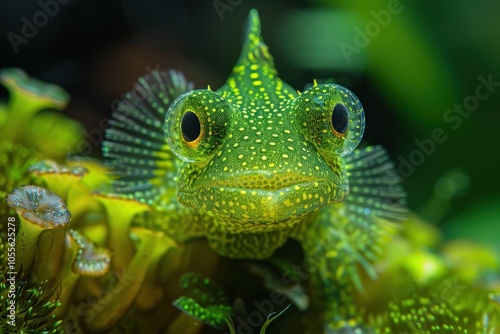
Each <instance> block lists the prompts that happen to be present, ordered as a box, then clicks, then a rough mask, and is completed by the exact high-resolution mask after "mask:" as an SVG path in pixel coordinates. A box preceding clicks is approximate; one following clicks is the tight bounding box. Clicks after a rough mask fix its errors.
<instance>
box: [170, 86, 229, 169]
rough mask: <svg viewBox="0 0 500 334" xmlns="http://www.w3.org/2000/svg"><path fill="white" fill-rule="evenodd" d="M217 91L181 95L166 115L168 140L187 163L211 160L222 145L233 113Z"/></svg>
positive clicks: (203, 90) (192, 92) (201, 90)
mask: <svg viewBox="0 0 500 334" xmlns="http://www.w3.org/2000/svg"><path fill="white" fill-rule="evenodd" d="M232 111H233V110H232V107H231V105H230V104H229V103H228V102H227V101H225V100H224V98H223V97H222V96H220V95H219V94H218V93H217V92H214V91H211V90H207V89H199V90H193V91H191V92H188V93H186V94H183V95H181V96H179V97H178V98H177V99H175V101H174V102H172V105H171V106H170V107H169V108H168V110H167V113H166V115H165V139H166V140H167V144H168V146H169V147H170V149H171V150H172V152H173V153H174V154H175V155H176V156H178V157H179V158H180V159H182V160H184V161H187V162H194V161H202V160H206V159H209V158H210V156H211V155H212V154H214V152H216V148H217V147H218V146H219V145H220V144H221V143H222V139H223V138H224V136H225V135H226V130H227V127H228V124H229V116H230V115H231V113H232Z"/></svg>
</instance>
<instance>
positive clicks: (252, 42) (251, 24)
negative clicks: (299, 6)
mask: <svg viewBox="0 0 500 334" xmlns="http://www.w3.org/2000/svg"><path fill="white" fill-rule="evenodd" d="M246 62H247V63H248V62H250V63H256V64H259V65H263V64H268V65H269V66H271V67H274V61H273V57H272V56H271V54H270V53H269V50H268V48H267V45H266V44H265V43H264V40H263V39H262V36H261V33H260V19H259V14H258V13H257V10H256V9H252V10H250V13H249V14H248V19H247V22H246V26H245V29H244V31H243V49H242V51H241V55H240V59H239V61H238V64H243V63H246Z"/></svg>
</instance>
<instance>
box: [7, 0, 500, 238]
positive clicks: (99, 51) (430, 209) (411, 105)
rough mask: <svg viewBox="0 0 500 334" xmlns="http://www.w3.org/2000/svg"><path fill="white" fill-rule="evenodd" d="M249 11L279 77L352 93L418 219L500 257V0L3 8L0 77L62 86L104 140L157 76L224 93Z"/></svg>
mask: <svg viewBox="0 0 500 334" xmlns="http://www.w3.org/2000/svg"><path fill="white" fill-rule="evenodd" d="M250 8H257V9H258V11H259V14H260V16H261V20H262V29H263V36H264V39H265V41H266V43H267V44H268V46H269V48H270V51H271V53H272V54H273V56H274V58H275V62H276V66H277V69H278V71H279V73H280V75H281V77H282V79H284V80H285V81H286V82H288V83H289V84H291V85H292V86H293V87H295V88H297V89H299V90H302V89H303V88H304V87H305V86H306V85H307V84H310V83H311V82H312V80H313V79H317V80H318V81H321V80H327V81H332V80H333V81H334V82H337V83H339V84H342V85H344V86H346V87H348V88H349V89H351V90H352V91H354V92H355V93H356V94H357V96H358V97H359V98H360V100H361V101H362V103H363V105H364V107H365V112H366V119H367V127H366V133H365V137H364V138H365V139H364V145H366V144H381V145H383V146H385V147H386V148H387V149H388V151H389V153H390V154H391V156H392V157H393V158H394V161H395V162H396V164H397V166H398V169H399V171H400V174H401V176H402V177H403V179H404V185H405V187H406V190H407V192H408V202H409V206H410V208H411V209H412V210H413V211H415V212H416V213H418V214H419V215H421V216H422V217H423V218H425V219H426V220H428V221H429V222H431V223H433V224H436V225H438V226H440V228H441V229H442V230H443V231H444V236H445V238H455V237H467V238H471V239H475V240H479V241H482V242H486V243H489V244H492V245H496V246H497V247H499V248H500V246H499V245H500V241H499V239H500V237H499V236H500V191H499V185H500V182H498V179H499V175H498V174H499V168H498V167H499V166H498V162H499V153H500V148H499V144H500V142H499V132H500V131H499V130H498V127H499V124H500V114H499V107H500V40H499V35H500V19H499V18H500V17H499V13H500V2H499V1H495V0H480V1H476V2H470V1H465V0H460V1H451V0H443V1H439V2H436V1H429V0H427V1H412V0H402V1H395V0H391V1H382V0H376V1H369V2H368V1H351V0H329V1H328V0H294V1H284V0H279V1H272V2H271V1H264V0H262V1H251V0H216V1H214V0H206V1H176V0H169V1H152V0H146V1H132V0H123V1H118V0H108V1H98V0H87V1H83V0H59V1H56V0H41V1H32V0H30V1H27V0H19V1H15V2H14V1H2V2H0V38H1V45H0V67H13V66H14V67H20V68H22V69H24V70H25V71H27V72H28V74H29V75H31V76H34V77H37V78H39V79H41V80H44V81H48V82H52V83H56V84H58V85H60V86H62V87H64V88H65V89H66V90H67V91H68V92H69V93H70V94H71V96H72V102H71V103H70V105H69V107H68V109H67V111H66V113H67V115H69V116H70V117H72V118H74V119H77V120H78V121H80V122H81V123H82V124H84V126H85V128H86V131H87V132H86V134H87V136H88V137H89V140H90V141H92V142H96V141H98V140H99V139H101V137H102V131H101V128H102V124H103V123H102V122H101V121H102V120H103V119H106V118H109V115H110V113H111V109H112V105H113V101H115V100H116V99H118V98H120V96H121V94H123V93H125V92H126V91H128V90H130V89H131V87H132V84H133V82H134V81H135V80H136V79H137V78H138V77H139V76H141V75H143V74H145V73H147V72H148V70H150V69H152V68H155V67H157V66H160V67H162V68H176V69H179V70H181V71H183V72H184V73H185V75H186V76H187V78H188V79H189V80H190V81H192V82H194V83H195V85H196V87H197V88H201V87H203V88H204V87H206V86H207V85H208V84H210V85H211V87H212V88H216V87H219V86H220V85H221V84H223V82H224V80H225V78H226V77H227V75H228V74H229V72H230V71H231V68H232V66H233V65H234V64H235V62H236V60H237V57H238V54H239V50H240V46H241V34H242V27H243V24H244V21H245V18H246V16H247V14H248V11H249V9H250ZM480 78H482V79H480ZM488 81H489V82H490V83H489V84H485V82H488ZM497 82H499V83H498V84H497ZM478 85H481V86H482V87H481V88H478ZM477 89H479V94H480V95H478V91H477ZM486 95H487V96H486ZM2 98H4V99H5V98H7V97H6V96H5V93H2ZM454 106H455V111H454V110H453V108H454ZM460 106H463V107H462V108H463V109H462V111H461V112H459V111H457V110H458V109H459V108H460ZM436 131H437V133H439V134H440V135H439V136H437V138H438V139H433V133H436ZM94 148H95V149H94V150H92V152H89V153H88V154H89V155H92V156H95V157H99V154H100V153H99V147H98V145H94Z"/></svg>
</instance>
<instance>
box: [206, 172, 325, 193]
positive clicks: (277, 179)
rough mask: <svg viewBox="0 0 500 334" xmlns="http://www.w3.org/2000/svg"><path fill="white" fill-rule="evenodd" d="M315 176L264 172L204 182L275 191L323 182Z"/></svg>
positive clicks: (214, 184)
mask: <svg viewBox="0 0 500 334" xmlns="http://www.w3.org/2000/svg"><path fill="white" fill-rule="evenodd" d="M322 181H325V180H320V179H318V178H314V177H307V176H303V175H296V174H295V175H293V174H287V175H279V174H278V175H272V176H270V177H269V176H266V175H263V174H254V175H242V176H238V177H235V178H232V179H222V180H217V181H215V182H208V183H206V184H204V186H205V187H222V188H239V189H248V190H267V191H275V190H280V189H284V188H287V187H291V186H295V185H299V184H301V183H308V182H322Z"/></svg>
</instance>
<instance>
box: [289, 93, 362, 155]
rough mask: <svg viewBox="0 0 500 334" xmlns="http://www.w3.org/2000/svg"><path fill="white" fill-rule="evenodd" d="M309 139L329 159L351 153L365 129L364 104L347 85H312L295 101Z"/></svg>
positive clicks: (305, 133)
mask: <svg viewBox="0 0 500 334" xmlns="http://www.w3.org/2000/svg"><path fill="white" fill-rule="evenodd" d="M294 104H295V107H296V108H297V117H298V120H299V124H302V126H303V127H304V128H303V131H304V132H303V133H304V135H305V137H306V139H307V140H309V141H310V142H311V143H313V144H314V145H316V147H317V149H318V151H319V152H320V153H321V154H322V155H323V157H325V158H326V159H334V158H335V157H338V156H343V155H346V154H349V153H350V152H352V151H353V150H354V149H355V148H356V147H357V146H358V144H359V142H360V141H361V138H362V137H363V131H364V128H365V116H364V112H363V106H362V105H361V103H360V102H359V100H358V98H357V97H356V96H355V95H354V94H353V93H352V92H351V91H350V90H348V89H347V88H345V87H342V86H339V85H335V84H321V85H316V86H313V87H310V88H309V89H308V90H306V91H304V92H303V93H302V94H301V95H300V96H299V97H298V98H297V99H296V100H295V101H294Z"/></svg>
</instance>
